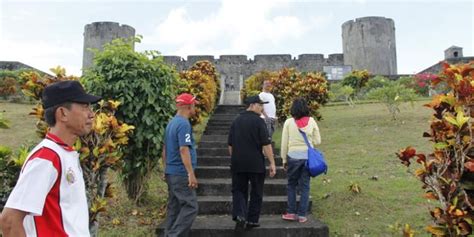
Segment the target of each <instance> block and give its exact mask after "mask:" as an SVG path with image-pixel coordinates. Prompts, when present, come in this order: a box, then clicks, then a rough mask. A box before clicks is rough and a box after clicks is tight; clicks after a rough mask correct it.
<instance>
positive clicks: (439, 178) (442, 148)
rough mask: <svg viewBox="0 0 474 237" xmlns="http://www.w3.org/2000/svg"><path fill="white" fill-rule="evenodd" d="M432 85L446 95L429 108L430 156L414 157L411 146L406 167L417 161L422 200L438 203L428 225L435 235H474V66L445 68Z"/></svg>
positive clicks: (400, 155) (404, 153)
mask: <svg viewBox="0 0 474 237" xmlns="http://www.w3.org/2000/svg"><path fill="white" fill-rule="evenodd" d="M431 82H432V86H437V85H438V84H439V83H442V82H443V83H445V84H446V85H447V86H449V88H450V92H449V93H447V94H442V95H437V96H435V97H434V98H433V99H432V101H431V103H429V104H427V105H425V106H426V107H429V108H431V109H433V112H434V113H433V116H432V118H431V126H430V130H429V131H428V132H425V133H424V134H423V137H427V138H429V139H430V141H431V142H432V143H433V149H434V151H433V152H432V153H430V154H428V155H426V154H422V153H416V150H415V148H413V147H411V146H409V147H407V148H405V149H403V150H401V151H400V152H399V153H397V156H398V158H399V159H400V160H401V162H402V164H404V165H406V166H407V167H409V166H410V164H411V162H412V161H413V160H412V159H413V158H415V157H416V163H418V164H419V168H418V169H417V170H416V171H415V175H416V176H417V178H418V179H419V180H420V181H421V182H422V183H423V186H422V188H423V189H425V191H426V193H425V195H424V197H425V198H426V199H431V200H435V201H438V204H439V206H438V207H435V208H433V209H431V210H430V212H429V213H430V214H429V215H430V216H431V217H432V220H433V222H432V223H431V224H430V225H428V226H427V227H426V229H425V230H426V231H427V232H429V233H430V234H431V235H432V236H468V235H472V223H473V221H474V218H473V216H474V208H473V201H474V148H473V146H472V144H473V140H472V139H473V138H472V132H473V124H472V123H473V118H474V106H473V104H474V62H471V63H469V64H462V65H449V64H446V63H444V64H443V71H442V72H441V73H440V75H439V76H437V77H433V78H432V79H431Z"/></svg>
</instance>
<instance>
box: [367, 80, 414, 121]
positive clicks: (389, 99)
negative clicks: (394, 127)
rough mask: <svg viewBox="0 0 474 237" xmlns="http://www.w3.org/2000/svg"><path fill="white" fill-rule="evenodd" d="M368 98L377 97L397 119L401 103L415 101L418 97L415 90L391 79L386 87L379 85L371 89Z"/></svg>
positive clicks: (394, 118)
mask: <svg viewBox="0 0 474 237" xmlns="http://www.w3.org/2000/svg"><path fill="white" fill-rule="evenodd" d="M367 98H369V99H375V100H378V101H380V102H381V103H383V104H385V106H386V107H387V109H388V111H389V112H390V114H391V115H392V119H393V120H396V119H397V114H398V113H400V108H399V106H400V104H401V103H403V102H409V101H410V102H413V101H414V99H415V98H416V94H415V91H414V90H413V89H410V88H406V87H405V86H403V85H401V84H400V83H397V82H393V81H390V82H388V83H387V85H385V86H384V87H379V88H375V89H372V90H370V91H369V92H368V93H367Z"/></svg>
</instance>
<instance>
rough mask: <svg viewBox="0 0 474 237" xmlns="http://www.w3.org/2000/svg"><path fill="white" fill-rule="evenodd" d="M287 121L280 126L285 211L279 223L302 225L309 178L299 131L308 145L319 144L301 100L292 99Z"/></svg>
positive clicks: (314, 126) (311, 120)
mask: <svg viewBox="0 0 474 237" xmlns="http://www.w3.org/2000/svg"><path fill="white" fill-rule="evenodd" d="M290 114H291V116H292V117H291V118H288V119H287V120H286V121H285V123H284V125H283V132H282V137H281V158H282V160H283V168H284V169H285V171H286V173H287V178H288V185H287V194H288V209H287V213H285V214H283V215H282V216H281V217H282V219H283V220H288V221H298V222H300V223H304V222H306V221H307V220H308V219H307V218H306V213H307V211H308V203H309V189H310V176H309V172H308V170H307V168H306V166H305V164H306V161H307V159H308V147H307V146H306V143H305V141H304V138H303V136H302V134H301V133H300V132H299V131H302V132H304V133H306V136H307V137H308V141H309V143H310V144H311V145H312V146H313V147H314V146H316V145H318V144H320V143H321V136H320V134H319V128H318V125H317V124H316V121H315V120H314V119H313V118H311V117H309V114H310V113H309V108H308V105H307V103H306V101H305V100H304V99H295V100H294V101H293V104H292V106H291V109H290ZM297 188H298V190H299V193H300V195H301V196H300V202H299V206H298V207H297V205H296V193H297Z"/></svg>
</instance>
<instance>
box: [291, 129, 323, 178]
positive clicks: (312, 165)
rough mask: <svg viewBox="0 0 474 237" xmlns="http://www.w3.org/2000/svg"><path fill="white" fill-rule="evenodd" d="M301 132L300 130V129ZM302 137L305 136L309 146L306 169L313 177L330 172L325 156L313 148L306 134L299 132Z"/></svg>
mask: <svg viewBox="0 0 474 237" xmlns="http://www.w3.org/2000/svg"><path fill="white" fill-rule="evenodd" d="M298 130H299V129H298ZM299 131H300V133H301V135H303V138H304V141H305V142H306V145H307V146H308V160H307V161H306V168H307V169H308V171H309V175H310V176H311V177H316V176H318V175H320V174H322V173H324V174H326V173H327V171H328V166H327V164H326V161H325V160H324V155H323V153H321V152H320V151H319V150H318V149H315V148H313V147H311V145H310V144H309V142H308V138H307V137H306V133H304V132H303V131H301V130H299Z"/></svg>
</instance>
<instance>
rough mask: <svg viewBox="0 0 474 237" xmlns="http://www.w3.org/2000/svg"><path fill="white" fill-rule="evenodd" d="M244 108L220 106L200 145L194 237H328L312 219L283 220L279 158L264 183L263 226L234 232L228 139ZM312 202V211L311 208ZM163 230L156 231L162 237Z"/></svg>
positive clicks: (283, 184)
mask: <svg viewBox="0 0 474 237" xmlns="http://www.w3.org/2000/svg"><path fill="white" fill-rule="evenodd" d="M244 108H245V107H243V106H240V105H219V106H218V107H217V108H216V111H215V113H214V115H212V117H211V118H210V120H209V122H208V124H207V128H206V130H205V132H204V134H203V135H202V137H201V142H200V143H199V144H198V149H197V153H198V167H197V168H196V177H197V179H198V181H199V188H198V189H197V195H198V203H199V214H198V217H197V218H196V220H195V222H194V223H193V226H192V229H191V234H190V236H191V237H211V236H212V237H213V236H215V237H227V236H245V237H247V236H265V237H268V236H272V237H292V236H298V237H306V236H307V237H310V236H311V237H326V236H329V230H328V227H327V226H326V225H325V224H323V223H322V222H320V221H318V220H315V219H314V218H313V217H312V215H309V221H308V222H307V223H304V224H300V223H297V222H288V221H283V220H282V219H281V217H280V216H281V214H282V213H284V212H285V211H286V206H287V203H286V200H287V197H286V183H287V182H286V174H285V172H284V170H283V169H282V168H281V158H279V157H278V156H277V158H276V160H275V161H276V165H277V174H276V175H275V177H273V178H269V177H268V171H267V178H266V179H265V185H264V196H263V206H262V211H261V217H260V224H261V226H260V227H258V228H253V229H251V230H246V231H245V232H243V233H236V232H234V227H235V223H234V222H233V221H232V214H231V213H232V192H231V172H230V157H229V152H228V149H227V135H228V132H229V128H230V125H231V124H232V121H233V120H234V119H235V118H236V117H237V115H238V113H239V112H240V111H242V110H243V109H244ZM311 204H312V203H311V202H310V208H311ZM162 232H163V229H162V226H160V227H159V228H158V230H157V233H158V234H159V236H161V235H160V234H162Z"/></svg>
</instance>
